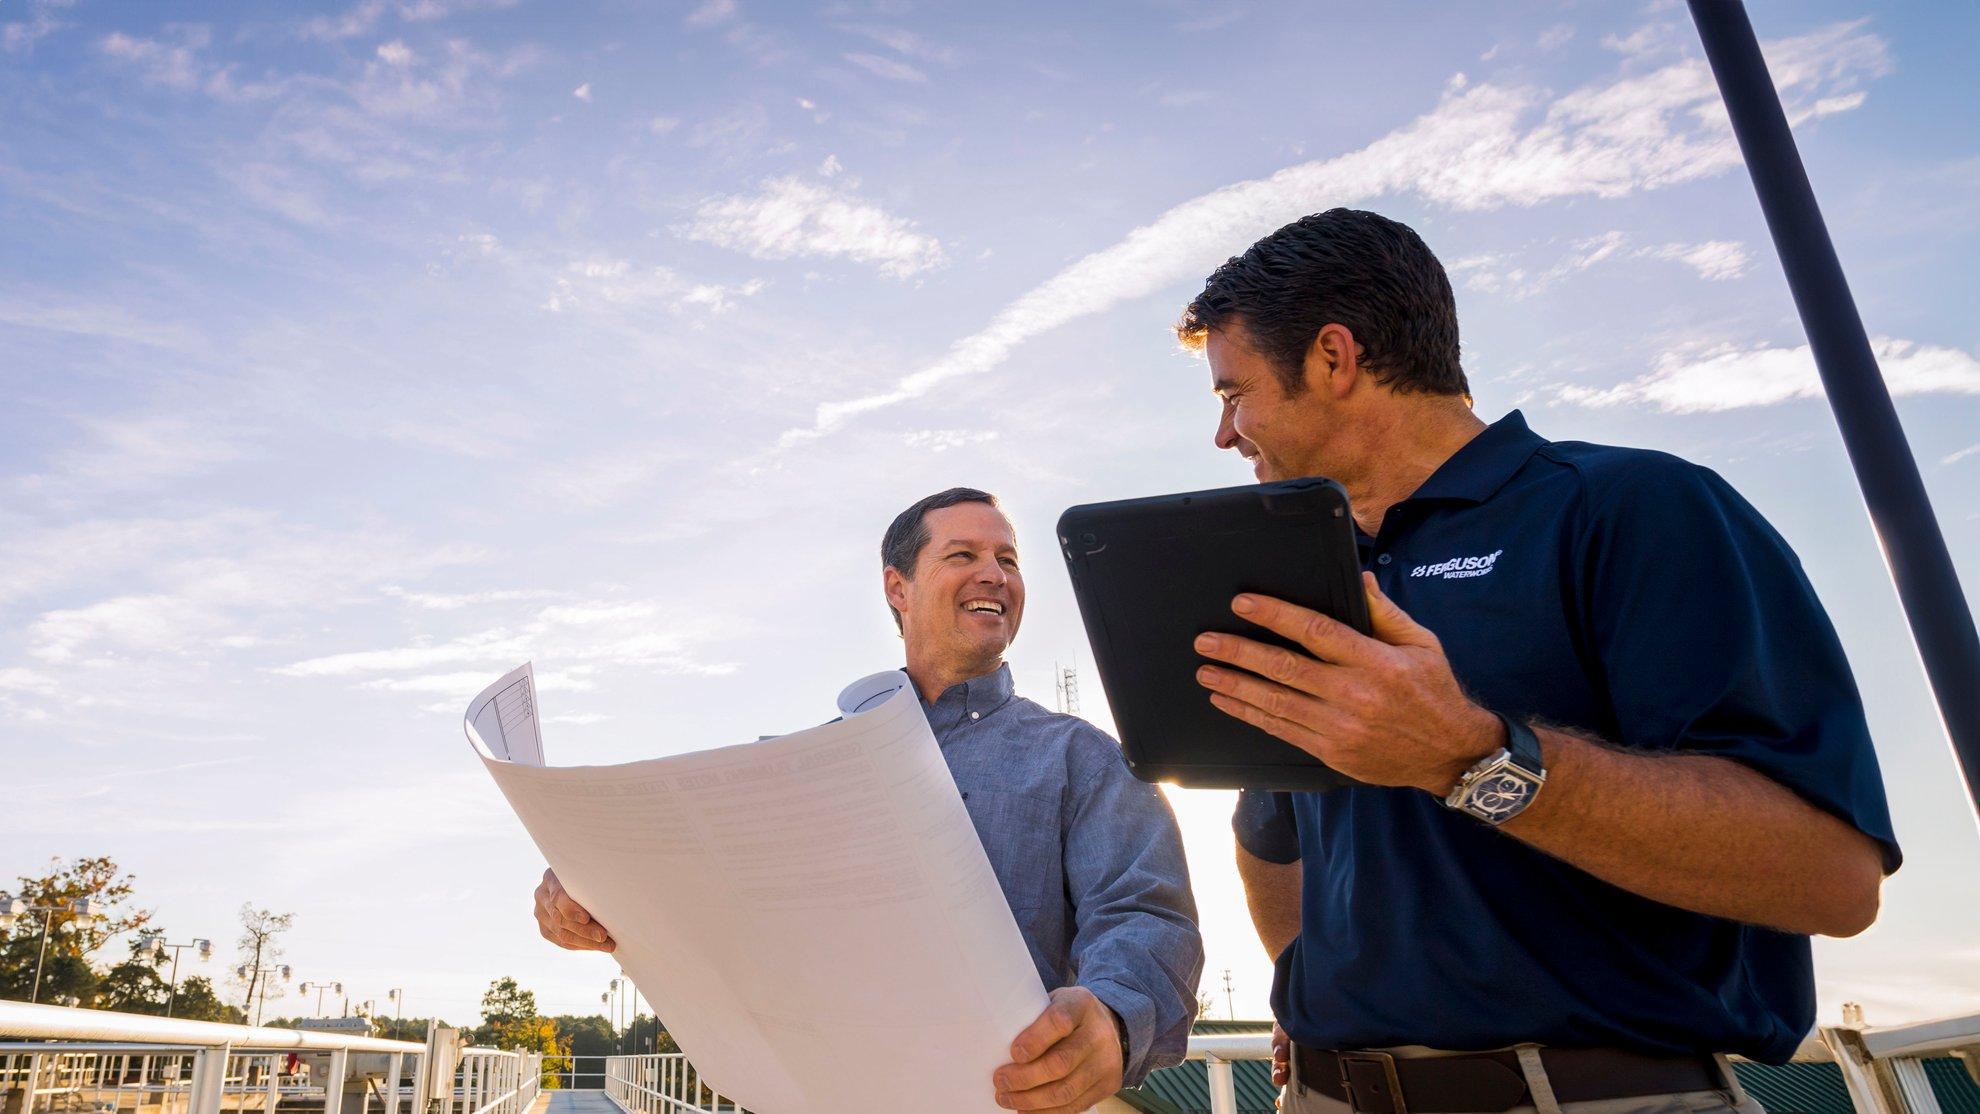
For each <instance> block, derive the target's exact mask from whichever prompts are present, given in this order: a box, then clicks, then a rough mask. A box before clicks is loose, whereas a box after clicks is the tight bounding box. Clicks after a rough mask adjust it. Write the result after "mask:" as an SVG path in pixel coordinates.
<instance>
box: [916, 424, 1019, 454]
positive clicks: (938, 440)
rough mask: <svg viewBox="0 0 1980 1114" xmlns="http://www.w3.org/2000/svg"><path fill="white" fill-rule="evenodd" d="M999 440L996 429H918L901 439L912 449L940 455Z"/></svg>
mask: <svg viewBox="0 0 1980 1114" xmlns="http://www.w3.org/2000/svg"><path fill="white" fill-rule="evenodd" d="M996 439H997V431H996V430H994V429H917V430H915V431H913V432H911V433H909V434H908V435H907V436H905V437H903V438H901V443H902V444H904V445H906V446H907V447H908V448H910V449H919V450H921V451H923V452H931V453H939V452H946V451H948V450H950V449H960V448H962V447H964V446H965V445H982V444H986V443H988V442H991V441H995V440H996Z"/></svg>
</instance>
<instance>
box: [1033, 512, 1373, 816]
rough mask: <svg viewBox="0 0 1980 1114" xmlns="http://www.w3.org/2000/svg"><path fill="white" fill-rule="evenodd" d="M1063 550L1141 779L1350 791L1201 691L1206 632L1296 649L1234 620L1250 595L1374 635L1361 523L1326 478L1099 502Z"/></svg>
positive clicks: (1074, 521) (1070, 529)
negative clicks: (1358, 530) (1237, 604)
mask: <svg viewBox="0 0 1980 1114" xmlns="http://www.w3.org/2000/svg"><path fill="white" fill-rule="evenodd" d="M1059 545H1060V547H1061V549H1063V550H1064V552H1065V555H1066V568H1067V570H1068V571H1069V572H1071V574H1072V584H1073V595H1074V596H1075V597H1076V598H1077V599H1078V600H1079V614H1080V618H1081V619H1083V620H1084V621H1085V623H1086V636H1087V638H1088V639H1089V640H1090V641H1091V642H1092V644H1093V659H1094V662H1095V663H1096V664H1097V665H1098V666H1099V667H1100V684H1101V686H1102V687H1103V688H1104V689H1105V690H1106V693H1107V703H1108V704H1109V705H1110V706H1111V707H1112V708H1113V712H1114V723H1115V725H1116V726H1118V727H1119V728H1120V733H1121V746H1122V749H1123V750H1124V751H1125V752H1126V754H1127V762H1128V767H1129V769H1131V770H1133V771H1134V775H1135V776H1136V777H1138V778H1140V779H1142V780H1143V781H1174V782H1175V783H1177V784H1179V785H1186V786H1191V787H1198V788H1211V789H1297V790H1324V789H1333V788H1336V787H1338V786H1341V785H1346V784H1350V779H1348V778H1346V777H1344V776H1343V775H1340V774H1337V773H1335V772H1334V771H1332V770H1330V769H1328V768H1327V767H1326V766H1324V765H1322V764H1321V763H1320V761H1319V760H1318V759H1316V758H1314V757H1312V756H1311V755H1309V754H1307V753H1306V752H1305V751H1302V750H1300V749H1298V748H1297V747H1294V746H1293V745H1291V744H1290V743H1285V742H1282V741H1280V740H1278V739H1275V738H1273V737H1272V736H1270V735H1268V734H1266V733H1265V732H1263V731H1261V730H1259V729H1258V728H1256V727H1253V726H1251V725H1250V724H1247V723H1245V722H1243V721H1242V720H1238V719H1234V718H1232V717H1231V716H1228V715H1225V714H1224V713H1223V712H1220V711H1218V710H1217V709H1216V708H1215V707H1213V706H1212V705H1211V703H1210V693H1209V690H1208V689H1205V688H1204V687H1203V686H1202V685H1200V684H1198V683H1197V682H1196V670H1197V667H1199V666H1201V665H1203V664H1205V661H1206V659H1205V658H1203V657H1202V656H1201V655H1200V654H1198V653H1197V652H1196V649H1195V646H1194V645H1193V643H1194V642H1195V639H1196V636H1197V635H1198V634H1201V633H1202V632H1204V631H1217V632H1228V633H1233V634H1243V635H1246V636H1248V637H1251V638H1256V639H1259V640H1261V641H1266V642H1273V643H1278V644H1280V645H1288V646H1290V645H1292V644H1291V643H1290V642H1288V641H1287V640H1285V639H1282V638H1279V637H1278V636H1277V635H1274V634H1272V633H1271V632H1269V631H1266V630H1264V629H1263V628H1261V627H1258V626H1255V625H1253V624H1251V623H1247V622H1245V621H1244V620H1242V619H1239V618H1238V617H1237V616H1236V615H1235V614H1233V613H1232V612H1231V597H1233V596H1236V595H1237V594H1238V593H1240V592H1257V593H1262V594H1264V595H1269V596H1276V597H1278V598H1280V599H1283V600H1287V601H1290V602H1292V603H1297V604H1300V605H1301V606H1304V607H1310V608H1313V609H1314V610H1316V611H1320V612H1324V613H1325V614H1327V615H1331V616H1333V617H1334V618H1336V619H1339V620H1341V621H1342V622H1345V623H1347V624H1349V625H1350V626H1352V627H1354V629H1356V630H1358V631H1361V632H1362V633H1364V634H1366V633H1367V632H1368V601H1367V598H1366V597H1365V596H1364V595H1363V593H1362V588H1361V566H1360V562H1359V560H1358V559H1357V558H1356V555H1355V545H1354V520H1353V519H1352V518H1350V517H1349V516H1348V500H1347V492H1346V491H1344V490H1342V488H1341V486H1340V485H1339V484H1337V483H1335V482H1334V481H1332V480H1328V479H1321V478H1317V477H1316V478H1312V479H1302V480H1281V481H1278V482H1276V483H1267V484H1255V485H1252V486H1249V487H1228V488H1222V489H1219V490H1216V491H1194V492H1189V493H1187V494H1182V495H1157V496H1154V497H1152V498H1147V499H1124V500H1121V501H1119V502H1115V503H1091V504H1087V505H1085V506H1079V507H1074V508H1072V509H1071V510H1068V511H1067V512H1066V513H1065V514H1063V515H1061V516H1060V517H1059Z"/></svg>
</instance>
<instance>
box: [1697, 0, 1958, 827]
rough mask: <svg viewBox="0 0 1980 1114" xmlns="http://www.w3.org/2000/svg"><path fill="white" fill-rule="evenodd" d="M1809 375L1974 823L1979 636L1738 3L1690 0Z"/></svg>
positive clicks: (1763, 60)
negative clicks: (1850, 473)
mask: <svg viewBox="0 0 1980 1114" xmlns="http://www.w3.org/2000/svg"><path fill="white" fill-rule="evenodd" d="M1690 5H1691V17H1692V22H1694V23H1695V24H1697V26H1698V37H1699V40H1700V42H1702V43H1703V44H1704V47H1705V57H1706V59H1707V60H1708V61H1709V62H1710V63H1711V66H1712V75H1713V77H1714V78H1716V79H1717V81H1718V84H1719V93H1720V95H1721V96H1722V97H1723V98H1724V99H1725V104H1726V113H1727V115H1728V116H1729V117H1730V118H1731V120H1732V128H1733V135H1734V136H1735V137H1737V139H1738V140H1739V149H1740V153H1741V155H1743V156H1744V157H1745V160H1746V168H1747V171H1748V172H1749V173H1750V174H1751V175H1752V177H1753V190H1754V192H1755V193H1756V194H1757V195H1759V198H1760V210H1761V212H1762V213H1764V214H1765V215H1766V219H1767V230H1768V231H1769V232H1770V233H1771V234H1772V235H1773V239H1774V248H1775V250H1776V251H1777V252H1778V253H1779V255H1780V259H1781V268H1782V270H1783V271H1785V272H1786V274H1787V282H1788V289H1789V290H1790V291H1791V292H1792V293H1793V295H1794V306H1795V309H1796V311H1797V312H1798V313H1799V314H1800V315H1801V326H1802V329H1803V331H1804V332H1806V333H1807V334H1808V346H1809V351H1810V352H1811V353H1813V355H1814V358H1815V370H1816V372H1817V373H1818V374H1820V376H1821V377H1822V388H1823V392H1824V393H1825V394H1826V395H1827V396H1828V399H1829V406H1830V408H1831V409H1833V410H1834V412H1835V416H1836V425H1837V427H1838V428H1840V429H1841V431H1842V439H1843V446H1844V448H1845V449H1847V450H1848V453H1849V462H1850V465H1851V467H1852V468H1854V469H1855V472H1856V482H1857V486H1858V487H1859V488H1861V489H1862V492H1863V502H1864V504H1865V505H1866V506H1867V507H1868V508H1869V511H1870V522H1871V525H1872V527H1873V528H1874V529H1875V530H1876V533H1877V540H1878V541H1879V543H1881V544H1882V546H1883V549H1884V558H1885V560H1886V562H1888V564H1889V567H1890V574H1891V580H1892V581H1893V582H1894V583H1895V584H1896V586H1897V594H1898V600H1899V602H1900V603H1901V604H1902V605H1903V607H1904V613H1905V617H1906V619H1907V620H1909V621H1910V624H1911V635H1912V638H1913V640H1914V641H1915V642H1916V644H1917V648H1918V655H1919V657H1920V658H1921V659H1922V660H1923V662H1924V665H1925V675H1926V678H1927V680H1928V681H1929V682H1930V684H1931V687H1932V693H1933V695H1934V697H1936V698H1937V700H1938V706H1939V714H1940V716H1941V718H1942V720H1943V722H1944V724H1945V729H1946V734H1947V736H1948V737H1949V739H1950V741H1951V743H1952V749H1953V759H1954V761H1955V763H1956V764H1957V765H1958V767H1959V769H1960V771H1961V773H1962V774H1963V775H1964V776H1965V779H1966V792H1967V800H1968V802H1969V803H1970V804H1971V805H1972V806H1973V808H1974V809H1975V812H1976V817H1980V684H1975V683H1974V678H1976V677H1980V634H1976V632H1975V630H1974V625H1973V612H1972V610H1971V609H1970V608H1969V607H1968V606H1967V603H1966V595H1965V593H1964V592H1963V591H1962V590H1961V589H1960V585H1959V574H1958V572H1957V571H1955V569H1954V568H1953V563H1952V555H1951V553H1949V552H1948V551H1947V549H1946V539H1945V535H1944V534H1942V533H1941V532H1940V530H1939V521H1938V519H1937V517H1935V516H1934V515H1933V513H1932V501H1931V499H1930V497H1928V496H1927V495H1926V493H1925V482H1924V480H1923V479H1921V478H1920V477H1919V474H1918V462H1917V460H1915V459H1914V458H1913V457H1912V455H1911V448H1910V445H1909V444H1908V443H1907V442H1906V440H1905V436H1904V427H1903V425H1901V424H1900V423H1899V422H1898V416H1897V408H1896V407H1894V406H1893V405H1891V393H1890V390H1889V388H1888V387H1886V386H1885V384H1884V377H1883V374H1882V373H1881V372H1880V371H1879V370H1878V368H1877V357H1876V355H1875V354H1874V353H1873V352H1872V351H1871V350H1870V338H1869V336H1868V334H1866V333H1865V331H1864V328H1863V318H1862V315H1861V314H1859V313H1858V312H1857V308H1856V300H1855V298H1853V297H1852V296H1851V295H1850V292H1849V282H1848V280H1847V279H1846V278H1845V277H1844V276H1843V270H1842V262H1841V261H1840V260H1839V259H1838V258H1837V257H1836V248H1835V244H1834V242H1832V241H1831V240H1830V239H1829V229H1828V226H1827V225H1826V224H1825V223H1824V222H1823V220H1822V210H1821V208H1820V207H1819V206H1818V205H1817V204H1816V201H1815V191H1814V189H1813V188H1812V187H1811V186H1810V185H1809V184H1808V172H1807V170H1806V168H1804V167H1803V166H1802V163H1801V153H1800V152H1799V151H1798V150H1797V149H1796V147H1795V144H1794V132H1793V130H1792V129H1791V128H1790V127H1789V126H1788V119H1787V113H1786V112H1785V111H1784V110H1783V109H1782V108H1781V99H1780V94H1779V93H1778V92H1776V91H1775V89H1774V82H1773V78H1772V77H1771V76H1770V75H1769V74H1768V72H1767V60H1766V58H1765V57H1764V56H1763V55H1762V54H1761V53H1760V42H1759V40H1758V39H1757V38H1755V37H1754V34H1753V24H1752V22H1751V21H1750V20H1749V19H1748V18H1747V15H1746V6H1745V4H1743V3H1742V2H1741V0H1690Z"/></svg>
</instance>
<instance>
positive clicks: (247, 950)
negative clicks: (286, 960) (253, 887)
mask: <svg viewBox="0 0 1980 1114" xmlns="http://www.w3.org/2000/svg"><path fill="white" fill-rule="evenodd" d="M295 919H296V915H295V914H294V913H271V912H269V911H268V910H266V909H256V908H255V907H254V902H252V901H250V902H247V903H245V904H243V905H242V906H241V935H240V937H239V938H238V939H237V940H236V941H235V945H236V946H237V947H238V948H239V949H240V959H241V968H242V969H243V970H245V971H246V974H245V975H236V976H235V978H234V980H233V981H234V983H235V985H242V984H245V985H246V987H247V990H246V993H244V994H243V995H242V996H241V1003H242V1010H241V1012H242V1013H243V1014H246V1015H251V1016H253V1017H254V1018H255V1019H256V1020H255V1024H257V1025H258V1024H260V1023H261V1022H260V1018H261V1003H262V1002H266V1001H267V1000H268V999H270V998H276V999H279V998H281V997H282V990H281V988H280V987H277V986H274V985H272V984H271V983H270V982H269V981H268V972H267V971H265V970H263V968H270V967H274V966H275V965H276V962H275V961H276V960H279V959H281V958H282V946H281V943H280V937H281V935H282V933H284V932H287V931H289V929H290V927H291V926H293V925H294V923H295ZM257 987H259V988H260V990H261V998H260V1000H259V1001H257V1000H256V998H255V990H256V988H257ZM271 990H272V991H274V993H272V994H271V993H269V992H270V991H271Z"/></svg>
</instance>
